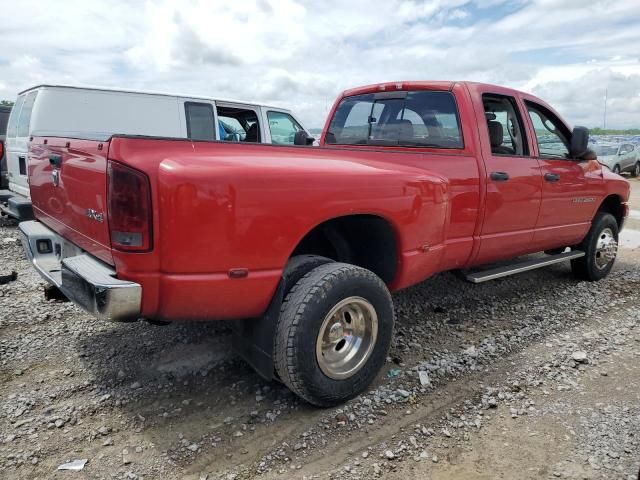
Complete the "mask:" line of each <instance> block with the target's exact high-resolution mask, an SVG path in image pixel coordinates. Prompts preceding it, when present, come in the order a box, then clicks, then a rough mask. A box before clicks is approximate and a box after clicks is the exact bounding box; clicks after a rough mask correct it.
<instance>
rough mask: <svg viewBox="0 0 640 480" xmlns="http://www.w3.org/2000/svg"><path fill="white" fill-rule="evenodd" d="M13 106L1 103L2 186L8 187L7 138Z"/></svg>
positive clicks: (0, 175)
mask: <svg viewBox="0 0 640 480" xmlns="http://www.w3.org/2000/svg"><path fill="white" fill-rule="evenodd" d="M10 114H11V107H9V106H7V105H0V188H6V187H7V185H8V182H9V175H8V173H7V156H6V155H5V148H4V147H5V140H6V138H5V137H6V132H7V123H9V115H10Z"/></svg>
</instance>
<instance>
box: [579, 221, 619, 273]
mask: <svg viewBox="0 0 640 480" xmlns="http://www.w3.org/2000/svg"><path fill="white" fill-rule="evenodd" d="M577 249H578V250H582V251H584V252H585V256H584V257H581V258H578V259H575V260H572V261H571V270H572V271H573V274H574V275H575V276H576V277H578V278H579V279H581V280H588V281H591V282H594V281H597V280H600V279H602V278H604V277H606V276H607V275H608V274H609V272H610V271H611V269H612V268H613V263H614V262H615V259H616V255H617V253H618V222H616V219H615V218H614V216H613V215H611V214H610V213H603V212H600V213H598V214H596V216H595V218H594V219H593V222H592V223H591V229H589V233H587V236H586V237H585V238H584V240H583V241H582V243H581V244H580V245H579V246H578V247H577Z"/></svg>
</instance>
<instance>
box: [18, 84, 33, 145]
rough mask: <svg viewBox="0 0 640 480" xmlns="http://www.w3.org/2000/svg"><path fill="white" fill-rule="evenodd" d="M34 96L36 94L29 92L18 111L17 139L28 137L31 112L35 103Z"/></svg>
mask: <svg viewBox="0 0 640 480" xmlns="http://www.w3.org/2000/svg"><path fill="white" fill-rule="evenodd" d="M36 95H38V92H31V93H29V94H27V96H26V97H25V99H24V103H23V105H22V109H21V110H20V118H19V119H18V135H17V136H18V137H28V136H29V125H30V124H31V112H32V111H33V104H34V103H35V101H36Z"/></svg>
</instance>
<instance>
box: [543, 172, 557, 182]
mask: <svg viewBox="0 0 640 480" xmlns="http://www.w3.org/2000/svg"><path fill="white" fill-rule="evenodd" d="M544 179H545V180H546V181H547V182H557V181H558V180H560V175H558V174H557V173H545V174H544Z"/></svg>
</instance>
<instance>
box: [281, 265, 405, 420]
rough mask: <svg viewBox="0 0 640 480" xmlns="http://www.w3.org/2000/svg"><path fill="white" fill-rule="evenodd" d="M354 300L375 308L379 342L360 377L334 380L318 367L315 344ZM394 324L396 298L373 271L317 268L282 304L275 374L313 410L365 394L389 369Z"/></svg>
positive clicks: (376, 339) (347, 267)
mask: <svg viewBox="0 0 640 480" xmlns="http://www.w3.org/2000/svg"><path fill="white" fill-rule="evenodd" d="M349 298H361V299H364V300H366V302H368V304H369V305H370V306H372V307H373V309H374V310H375V314H376V315H377V337H376V338H375V341H373V342H371V343H372V350H371V351H370V354H369V356H368V357H366V359H363V360H362V361H363V363H362V365H361V366H360V367H359V369H358V370H357V371H355V373H353V374H352V375H350V376H349V377H347V378H342V379H334V378H330V377H329V376H327V375H326V374H325V373H324V372H323V370H322V368H321V366H320V364H319V362H318V358H317V356H316V341H317V340H318V335H319V333H320V329H321V327H322V325H323V323H324V320H325V317H327V315H328V313H329V312H330V311H331V310H332V309H333V308H334V307H335V306H336V305H338V304H339V303H341V302H343V301H345V300H346V299H349ZM393 323H394V313H393V302H392V300H391V295H390V294H389V290H388V289H387V287H386V285H385V284H384V283H383V282H382V280H381V279H380V278H379V277H378V276H376V275H375V274H374V273H373V272H371V271H369V270H366V269H364V268H360V267H357V266H355V265H349V264H345V263H330V264H326V265H321V266H319V267H316V268H315V269H313V270H312V271H310V272H309V273H307V274H306V275H305V276H304V277H302V278H301V279H300V280H299V281H298V282H297V283H296V285H294V286H293V288H292V289H291V291H290V292H289V294H288V295H287V297H286V299H285V301H284V303H283V305H282V310H281V313H280V318H279V320H278V326H277V329H276V335H275V341H274V342H275V343H274V363H275V367H276V372H277V373H278V375H279V377H280V379H281V380H282V382H283V383H284V384H285V385H287V387H289V388H290V389H291V390H292V391H293V392H294V393H295V394H296V395H298V396H300V397H302V398H303V399H305V400H306V401H308V402H309V403H311V404H313V405H316V406H319V407H329V406H333V405H337V404H339V403H342V402H344V401H346V400H349V399H350V398H353V397H355V396H357V395H358V394H359V393H361V392H362V391H364V390H365V389H366V388H367V386H368V385H369V384H370V383H371V382H372V381H373V379H374V378H375V377H376V375H377V374H378V372H379V371H380V369H381V368H382V366H383V365H384V363H385V360H386V357H387V353H388V351H389V346H390V344H391V338H392V335H393Z"/></svg>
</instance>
